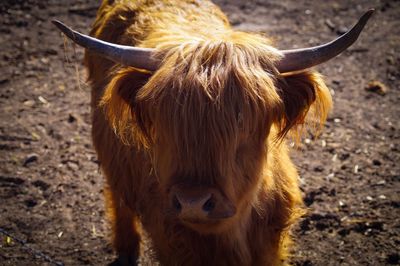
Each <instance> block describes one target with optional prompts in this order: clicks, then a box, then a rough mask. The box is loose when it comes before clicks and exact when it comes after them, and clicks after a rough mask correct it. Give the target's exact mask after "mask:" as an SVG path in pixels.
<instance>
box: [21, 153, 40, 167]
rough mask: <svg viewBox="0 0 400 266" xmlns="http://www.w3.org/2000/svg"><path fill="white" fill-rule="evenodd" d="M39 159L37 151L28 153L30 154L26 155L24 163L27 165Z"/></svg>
mask: <svg viewBox="0 0 400 266" xmlns="http://www.w3.org/2000/svg"><path fill="white" fill-rule="evenodd" d="M38 159H39V155H37V154H36V153H31V154H28V155H27V156H26V157H25V160H24V163H23V165H24V166H27V165H28V164H30V163H33V162H36V161H37V160H38Z"/></svg>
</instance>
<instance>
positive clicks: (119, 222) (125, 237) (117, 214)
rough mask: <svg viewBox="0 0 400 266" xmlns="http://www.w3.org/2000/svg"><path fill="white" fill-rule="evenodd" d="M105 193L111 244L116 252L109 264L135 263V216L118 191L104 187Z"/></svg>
mask: <svg viewBox="0 0 400 266" xmlns="http://www.w3.org/2000/svg"><path fill="white" fill-rule="evenodd" d="M105 195H106V206H107V214H108V216H109V218H110V220H111V225H112V229H113V246H114V249H115V251H116V252H117V254H118V258H117V260H116V261H114V262H113V263H112V264H110V265H124V266H125V265H136V264H137V263H136V261H137V259H138V258H139V244H140V235H139V232H138V228H137V226H136V224H137V221H136V219H137V218H136V216H135V214H134V212H133V211H132V209H131V208H129V207H128V206H127V205H126V204H125V203H124V201H123V200H122V199H121V198H120V197H119V196H118V193H113V191H112V190H110V189H108V188H106V189H105Z"/></svg>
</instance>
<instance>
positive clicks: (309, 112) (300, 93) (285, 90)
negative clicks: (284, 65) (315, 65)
mask: <svg viewBox="0 0 400 266" xmlns="http://www.w3.org/2000/svg"><path fill="white" fill-rule="evenodd" d="M277 87H278V91H279V94H280V96H281V99H282V102H283V104H284V111H283V114H282V115H281V117H280V120H279V121H278V124H279V127H280V132H279V135H278V137H279V138H283V137H284V136H285V135H286V134H287V133H288V132H292V133H295V135H297V136H298V135H299V134H298V133H299V131H301V129H302V128H303V125H305V124H310V125H312V126H313V127H314V129H316V130H317V131H318V130H319V129H320V128H321V126H322V125H323V123H324V122H325V120H326V118H327V115H328V112H329V111H330V109H331V107H332V98H331V95H330V93H329V89H328V88H327V87H326V85H325V82H324V80H323V78H322V76H321V75H320V74H319V73H317V72H313V71H307V72H301V73H293V74H290V75H283V76H281V77H279V78H278V79H277Z"/></svg>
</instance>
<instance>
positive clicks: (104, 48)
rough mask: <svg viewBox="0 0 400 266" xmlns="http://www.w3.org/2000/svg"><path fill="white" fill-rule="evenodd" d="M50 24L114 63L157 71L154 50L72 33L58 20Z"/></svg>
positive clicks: (75, 32)
mask: <svg viewBox="0 0 400 266" xmlns="http://www.w3.org/2000/svg"><path fill="white" fill-rule="evenodd" d="M52 22H53V24H54V25H56V26H57V28H59V29H60V30H61V31H62V32H63V33H64V34H65V35H66V36H67V37H69V38H70V39H71V40H72V41H74V42H75V43H77V44H79V45H80V46H82V47H84V48H86V49H88V50H89V51H92V52H95V53H98V54H99V55H101V56H103V57H105V58H107V59H110V60H112V61H114V62H116V63H121V64H124V65H128V66H132V67H136V68H141V69H147V70H150V71H154V70H157V69H158V65H159V62H158V61H157V60H156V59H155V58H153V54H154V49H151V48H140V47H133V46H127V45H119V44H113V43H109V42H105V41H102V40H99V39H96V38H93V37H90V36H87V35H84V34H81V33H79V32H77V31H74V30H72V29H71V28H69V27H68V26H66V25H65V24H63V23H62V22H60V21H58V20H53V21H52Z"/></svg>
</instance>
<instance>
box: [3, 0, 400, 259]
mask: <svg viewBox="0 0 400 266" xmlns="http://www.w3.org/2000/svg"><path fill="white" fill-rule="evenodd" d="M215 2H216V3H217V4H218V5H220V6H221V8H222V9H223V10H224V11H225V12H226V13H227V14H228V16H229V18H230V20H231V22H232V24H233V25H234V27H236V28H238V29H242V30H249V31H257V32H265V33H266V34H268V35H270V36H273V37H274V38H275V40H276V43H277V47H279V48H282V49H285V48H286V49H289V48H295V47H302V46H309V45H316V44H320V43H323V42H326V41H328V40H331V39H332V38H334V37H337V36H338V35H340V34H341V33H343V32H344V31H345V30H346V29H348V28H349V27H350V26H352V25H353V24H354V23H355V22H356V20H357V19H358V18H359V16H360V15H361V14H363V12H364V11H366V10H367V9H369V8H371V7H375V8H376V9H377V12H376V14H375V16H374V17H373V18H372V20H371V21H370V23H369V24H368V25H367V27H366V29H365V31H364V32H363V33H362V35H361V37H360V40H359V41H358V42H357V43H356V44H355V45H354V46H353V47H352V48H350V49H349V50H348V51H346V52H345V53H344V54H342V55H341V56H339V57H338V58H336V59H334V60H332V61H331V62H329V63H327V64H324V65H323V66H320V67H318V69H319V70H320V71H321V72H322V73H323V74H324V75H325V76H326V80H327V83H328V85H329V87H330V89H331V90H332V93H334V104H335V106H334V110H333V112H332V113H331V114H330V117H329V120H328V122H327V124H326V127H325V130H324V132H323V134H322V135H321V136H320V137H319V138H318V139H314V138H312V137H310V136H309V137H308V138H306V139H304V140H303V143H302V145H301V147H300V148H299V149H297V150H293V153H292V157H293V159H294V161H295V163H296V165H297V166H298V168H299V171H300V174H301V181H302V184H301V186H302V190H303V192H304V200H305V203H306V205H307V206H308V208H309V215H308V216H307V217H306V218H305V219H304V220H303V221H302V222H301V223H300V224H299V225H298V226H297V227H296V230H295V232H294V235H295V238H296V243H297V248H296V251H295V253H294V254H293V264H294V265H304V266H306V265H307V266H309V265H399V264H400V250H399V247H400V228H399V227H400V223H399V219H400V211H399V207H400V196H399V195H400V194H399V192H400V186H399V182H400V171H399V170H400V165H399V161H400V152H399V151H400V141H399V139H400V131H399V129H400V119H399V118H400V1H388V0H383V1H378V0H370V1H366V0H365V1H364V0H360V1H345V0H340V1H309V0H281V1H277V0H274V1H262V0H258V1H239V0H232V1H228V0H217V1H215ZM98 5H99V4H98V1H94V0H90V1H86V0H85V1H84V0H69V1H55V0H25V1H24V0H2V1H1V2H0V14H1V16H0V47H1V49H0V239H1V242H0V265H53V264H56V262H59V263H60V264H61V263H64V264H65V265H106V264H107V263H110V262H111V261H113V259H114V258H115V254H114V253H113V251H112V248H111V246H110V244H109V236H108V235H109V228H108V225H107V222H106V220H105V217H104V203H103V199H102V198H103V196H102V186H103V178H102V175H101V173H100V171H99V169H98V168H99V167H98V162H97V159H96V154H95V152H94V150H93V147H92V144H91V139H90V108H89V101H90V99H89V94H90V90H89V88H88V86H87V85H86V84H85V70H84V68H83V65H82V59H83V50H82V49H81V48H78V47H77V48H76V49H74V47H73V46H72V45H71V43H69V44H68V45H67V49H65V48H64V41H63V38H62V37H61V35H60V33H59V32H58V31H57V30H56V29H55V27H54V26H53V25H52V24H51V23H50V20H51V19H54V18H57V19H59V20H62V21H64V22H65V23H67V24H68V25H70V26H73V27H74V28H75V29H77V30H79V31H81V32H84V33H87V32H88V31H89V28H90V25H91V23H92V22H93V19H94V16H95V13H96V10H97V7H98ZM371 81H379V82H381V83H383V84H384V85H385V86H386V90H385V91H381V90H378V91H375V92H372V91H368V90H366V89H365V88H366V87H367V85H368V83H369V82H371ZM383 94H384V95H383ZM7 234H10V236H7ZM16 238H18V239H19V240H21V242H23V243H20V242H18V239H16ZM40 252H41V253H40Z"/></svg>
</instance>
